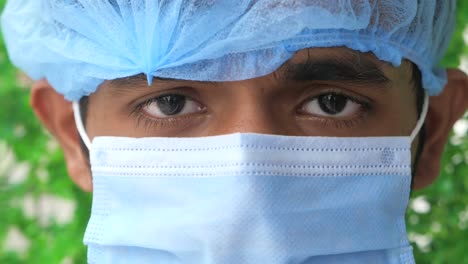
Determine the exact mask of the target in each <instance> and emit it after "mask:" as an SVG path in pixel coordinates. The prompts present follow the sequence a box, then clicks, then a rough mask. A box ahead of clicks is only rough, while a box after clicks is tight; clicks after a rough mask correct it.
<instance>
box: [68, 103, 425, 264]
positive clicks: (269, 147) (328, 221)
mask: <svg viewBox="0 0 468 264" xmlns="http://www.w3.org/2000/svg"><path fill="white" fill-rule="evenodd" d="M74 107H75V114H76V119H77V122H78V127H79V130H80V134H81V136H82V137H83V138H84V139H85V142H87V144H90V142H89V140H88V139H87V136H86V134H85V133H84V129H83V126H82V124H81V121H80V118H79V112H78V107H77V105H76V104H75V106H74ZM424 109H425V110H424V113H423V114H422V117H421V120H420V121H419V122H418V125H417V126H416V128H415V130H414V131H413V133H412V135H411V136H410V137H362V138H331V137H290V136H276V135H261V134H231V135H222V136H215V137H206V138H140V139H136V138H121V137H96V138H94V140H93V142H92V144H91V145H90V159H91V165H92V174H93V188H94V195H93V205H92V213H91V219H90V221H89V224H88V227H87V230H86V234H85V238H84V242H85V244H87V245H88V261H89V263H112V264H119V263H137V264H138V263H184V264H199V263H206V264H208V263H210V264H211V263H223V264H231V263H232V264H239V263H243V264H258V263H271V264H275V263H278V264H283V263H327V264H328V263H414V259H413V254H412V248H411V246H410V244H409V242H408V239H407V235H406V228H405V210H406V206H407V203H408V198H409V192H410V184H411V142H412V141H413V139H414V138H415V136H416V135H417V133H418V131H419V129H420V127H421V125H422V123H423V120H424V118H425V113H426V112H427V98H426V103H425V107H424Z"/></svg>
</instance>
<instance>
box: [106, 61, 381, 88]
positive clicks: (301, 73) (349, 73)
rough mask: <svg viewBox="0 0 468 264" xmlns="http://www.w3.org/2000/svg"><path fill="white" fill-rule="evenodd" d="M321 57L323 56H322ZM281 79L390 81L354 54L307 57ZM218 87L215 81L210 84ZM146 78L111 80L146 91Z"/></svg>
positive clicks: (376, 65) (373, 64) (288, 66)
mask: <svg viewBox="0 0 468 264" xmlns="http://www.w3.org/2000/svg"><path fill="white" fill-rule="evenodd" d="M321 57H322V56H321ZM280 72H281V73H280V78H281V79H284V80H288V81H289V80H292V81H298V82H309V81H330V82H346V83H350V84H355V85H372V84H374V85H377V86H379V87H380V86H385V85H387V84H388V83H390V79H389V78H387V76H385V74H384V72H383V70H382V67H381V66H380V65H379V63H378V62H377V61H375V60H374V59H372V58H369V56H366V55H361V54H358V53H354V52H343V53H342V54H339V56H338V54H332V55H330V56H327V57H326V58H320V57H317V58H312V57H310V56H309V57H308V58H307V60H306V61H305V62H301V63H293V62H290V61H288V62H286V63H285V64H284V65H283V66H281V68H280ZM153 81H157V82H159V83H164V82H183V81H184V80H179V79H171V78H161V77H153ZM208 83H212V84H215V82H208ZM143 84H147V78H146V75H145V74H143V73H140V74H137V75H133V76H129V77H124V78H118V79H113V80H110V85H112V86H113V87H116V88H117V90H121V91H125V90H128V89H135V88H138V87H145V88H147V85H143Z"/></svg>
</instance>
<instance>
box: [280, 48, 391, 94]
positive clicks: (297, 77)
mask: <svg viewBox="0 0 468 264" xmlns="http://www.w3.org/2000/svg"><path fill="white" fill-rule="evenodd" d="M352 54H354V53H352ZM352 54H351V55H352ZM282 68H283V69H282V70H283V72H284V74H283V76H282V77H281V78H284V79H285V80H293V81H299V82H307V81H330V82H347V83H352V84H356V85H369V84H376V85H378V86H385V85H386V84H388V83H389V82H390V79H389V78H387V76H385V74H384V72H383V70H382V67H381V66H380V65H378V64H377V62H374V60H373V59H371V58H368V57H366V56H360V55H359V54H358V55H352V56H350V55H345V56H340V57H336V55H335V56H329V57H327V58H317V59H312V58H310V57H309V58H308V59H307V61H305V62H301V63H292V62H287V63H286V64H284V65H283V66H282Z"/></svg>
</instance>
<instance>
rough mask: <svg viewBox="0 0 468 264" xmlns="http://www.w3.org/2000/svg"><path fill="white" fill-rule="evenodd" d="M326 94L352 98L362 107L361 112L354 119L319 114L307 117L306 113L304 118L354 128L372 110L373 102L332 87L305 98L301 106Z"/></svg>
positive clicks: (324, 125)
mask: <svg viewBox="0 0 468 264" xmlns="http://www.w3.org/2000/svg"><path fill="white" fill-rule="evenodd" d="M326 94H333V95H338V96H344V97H346V98H347V99H348V100H350V101H351V102H353V103H356V104H358V105H359V106H360V107H361V109H360V110H359V113H358V114H357V116H356V117H354V118H353V119H349V120H343V119H336V118H327V117H319V116H310V115H309V116H307V117H305V115H303V116H302V118H304V119H309V120H311V119H313V120H314V121H318V122H319V123H320V125H321V126H322V127H329V126H334V127H335V128H337V129H340V128H342V127H343V126H345V127H346V128H354V127H356V126H357V125H359V124H360V123H361V122H362V121H364V119H365V117H366V116H367V114H368V113H369V112H370V111H371V110H372V106H371V104H370V103H369V102H366V101H364V100H363V99H360V98H357V97H356V96H353V95H351V94H349V93H345V92H343V91H341V90H338V89H330V90H327V91H323V92H321V93H320V94H318V95H314V96H313V97H309V98H307V99H306V100H304V101H303V102H302V103H301V105H300V106H301V107H302V106H303V105H304V103H305V102H308V101H311V100H314V99H318V98H319V97H320V96H322V95H326ZM299 109H300V108H299ZM299 109H298V111H299ZM299 114H300V113H299ZM299 118H301V117H299Z"/></svg>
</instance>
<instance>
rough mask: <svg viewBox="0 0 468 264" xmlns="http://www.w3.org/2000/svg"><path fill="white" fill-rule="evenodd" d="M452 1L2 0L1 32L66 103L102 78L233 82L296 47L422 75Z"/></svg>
mask: <svg viewBox="0 0 468 264" xmlns="http://www.w3.org/2000/svg"><path fill="white" fill-rule="evenodd" d="M455 5H456V3H455V0H326V1H324V0H235V1H234V0H9V1H8V2H7V5H6V7H5V9H4V12H3V14H2V20H1V21H2V29H3V34H4V37H5V41H6V44H7V48H8V51H9V56H10V58H11V60H12V61H13V63H14V64H16V65H17V66H18V67H19V68H21V69H23V70H24V71H25V72H26V73H27V74H28V75H30V76H31V77H32V78H34V79H40V78H44V77H45V78H47V79H48V81H49V82H50V83H51V84H52V86H54V87H55V89H57V91H58V92H59V93H61V94H63V95H64V96H65V97H66V98H67V99H69V100H78V99H79V98H81V97H82V96H85V95H89V94H90V93H92V92H94V91H95V90H96V89H97V87H98V86H99V85H100V84H101V83H102V82H103V81H105V80H111V79H116V78H121V77H127V76H132V75H136V74H140V73H144V74H146V75H147V76H148V77H149V78H148V80H149V82H151V79H152V76H155V77H163V78H175V79H184V80H197V81H235V80H244V79H250V78H254V77H259V76H263V75H266V74H269V73H271V72H273V71H274V70H276V69H277V68H278V67H279V66H280V65H281V64H283V63H284V62H285V61H287V60H288V59H290V58H291V57H292V56H293V55H294V53H295V52H296V51H298V50H301V49H304V48H311V47H336V46H345V47H348V48H351V49H353V50H357V51H361V52H368V51H370V52H373V53H374V54H375V55H376V56H377V57H378V58H379V59H380V60H383V61H386V62H390V63H391V64H392V65H394V66H398V65H400V63H401V62H402V59H403V58H406V59H409V60H411V61H412V62H414V63H415V64H416V65H417V66H418V67H419V69H420V71H421V72H422V77H423V86H424V88H425V89H426V90H427V91H428V93H429V94H431V95H436V94H438V93H439V92H440V91H441V90H442V88H443V86H444V84H445V82H446V76H445V74H444V71H442V70H441V69H440V68H438V66H437V64H438V62H439V61H440V59H441V57H442V55H443V54H444V52H445V50H446V48H447V46H448V42H449V40H450V37H451V34H452V32H453V29H454V23H455Z"/></svg>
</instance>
